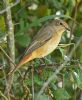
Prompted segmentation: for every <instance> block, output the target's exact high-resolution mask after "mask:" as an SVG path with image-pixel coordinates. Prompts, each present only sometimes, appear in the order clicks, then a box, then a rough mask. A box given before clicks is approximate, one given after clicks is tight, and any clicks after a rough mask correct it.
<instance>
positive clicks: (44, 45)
mask: <svg viewBox="0 0 82 100" xmlns="http://www.w3.org/2000/svg"><path fill="white" fill-rule="evenodd" d="M65 30H69V27H68V24H67V23H66V22H65V21H63V20H60V19H54V20H51V21H50V22H48V23H46V24H45V25H43V27H42V28H41V29H40V30H39V32H38V33H37V34H36V35H35V36H34V38H33V41H32V43H31V44H30V45H29V47H28V48H27V49H26V50H25V53H24V56H23V58H22V59H21V60H20V62H19V64H18V65H17V68H19V67H20V66H22V65H23V64H25V63H27V62H29V61H31V60H33V59H35V58H42V57H44V56H46V55H48V54H50V53H51V52H52V51H53V50H55V48H56V47H57V46H58V44H59V42H60V40H61V36H62V33H63V32H64V31H65ZM17 68H15V69H14V70H13V71H11V72H10V73H12V72H14V71H15V70H16V69H17Z"/></svg>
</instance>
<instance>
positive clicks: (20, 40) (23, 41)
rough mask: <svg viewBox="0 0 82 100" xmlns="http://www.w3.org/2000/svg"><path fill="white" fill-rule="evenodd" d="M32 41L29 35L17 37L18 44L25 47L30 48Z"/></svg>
mask: <svg viewBox="0 0 82 100" xmlns="http://www.w3.org/2000/svg"><path fill="white" fill-rule="evenodd" d="M30 41H31V38H30V36H28V35H27V34H26V35H25V34H24V35H19V36H17V37H16V42H17V43H18V44H19V45H21V46H23V47H26V46H28V45H29V43H30Z"/></svg>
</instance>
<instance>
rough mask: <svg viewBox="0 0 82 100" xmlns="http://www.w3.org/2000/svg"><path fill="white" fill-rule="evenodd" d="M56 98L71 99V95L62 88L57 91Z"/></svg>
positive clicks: (57, 99)
mask: <svg viewBox="0 0 82 100" xmlns="http://www.w3.org/2000/svg"><path fill="white" fill-rule="evenodd" d="M55 98H56V100H63V99H69V98H70V95H69V94H68V92H67V91H66V90H65V89H63V88H61V89H57V90H56V91H55Z"/></svg>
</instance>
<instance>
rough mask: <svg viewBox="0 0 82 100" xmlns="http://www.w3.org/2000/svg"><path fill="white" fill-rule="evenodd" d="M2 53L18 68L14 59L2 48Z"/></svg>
mask: <svg viewBox="0 0 82 100" xmlns="http://www.w3.org/2000/svg"><path fill="white" fill-rule="evenodd" d="M0 49H1V51H2V52H3V53H4V54H5V56H6V57H7V59H8V60H9V61H10V62H11V63H12V64H13V65H14V66H15V67H16V64H15V63H14V62H13V61H12V59H11V58H10V57H9V56H8V54H7V53H6V51H5V50H4V49H3V48H2V47H1V46H0Z"/></svg>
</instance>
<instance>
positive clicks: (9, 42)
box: [3, 0, 15, 100]
mask: <svg viewBox="0 0 82 100" xmlns="http://www.w3.org/2000/svg"><path fill="white" fill-rule="evenodd" d="M3 2H4V7H5V9H6V14H5V24H6V29H7V34H8V36H7V48H8V55H9V57H10V58H11V59H12V61H13V62H15V46H14V26H13V22H12V15H11V9H10V8H9V5H10V4H9V0H3ZM8 65H9V66H10V70H13V68H14V65H13V64H12V63H11V61H10V60H8ZM12 81H13V75H11V76H8V77H7V84H6V89H5V93H6V95H7V97H8V100H10V94H9V93H10V90H11V85H12Z"/></svg>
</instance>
